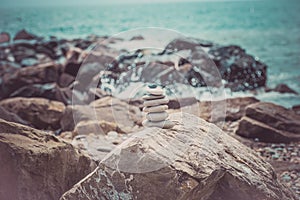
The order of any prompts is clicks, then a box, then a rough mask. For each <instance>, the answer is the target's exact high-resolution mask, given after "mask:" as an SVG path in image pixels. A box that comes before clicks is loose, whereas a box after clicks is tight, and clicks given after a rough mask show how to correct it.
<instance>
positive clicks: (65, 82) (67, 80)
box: [58, 73, 75, 87]
mask: <svg viewBox="0 0 300 200" xmlns="http://www.w3.org/2000/svg"><path fill="white" fill-rule="evenodd" d="M74 80H75V77H74V76H72V75H69V74H67V73H62V74H61V75H60V77H59V80H58V84H59V86H61V87H68V86H69V85H70V84H71V83H73V82H74Z"/></svg>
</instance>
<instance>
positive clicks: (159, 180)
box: [61, 113, 296, 200]
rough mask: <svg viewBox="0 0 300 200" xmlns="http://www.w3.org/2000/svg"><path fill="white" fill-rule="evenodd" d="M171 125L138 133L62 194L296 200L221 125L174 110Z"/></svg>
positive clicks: (264, 164) (75, 196) (65, 197)
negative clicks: (170, 126) (172, 124)
mask: <svg viewBox="0 0 300 200" xmlns="http://www.w3.org/2000/svg"><path fill="white" fill-rule="evenodd" d="M171 119H172V120H174V121H175V122H176V124H177V125H176V126H175V127H174V128H172V129H158V128H147V129H144V130H143V131H141V132H137V133H135V135H134V137H133V138H131V139H129V140H128V141H127V142H125V143H123V145H121V146H120V148H117V149H116V150H115V151H113V152H111V153H110V154H109V155H107V156H106V159H104V160H102V161H101V163H100V165H99V166H98V168H97V169H96V170H95V171H94V172H93V173H92V174H90V175H89V176H87V177H86V178H84V179H83V180H82V181H80V182H79V183H77V184H76V185H75V186H74V187H73V188H72V189H70V190H69V191H67V192H66V193H65V194H64V195H63V196H62V197H61V200H68V199H70V200H71V199H78V200H79V199H90V200H92V199H111V200H113V199H145V200H148V199H166V200H168V199H170V200H171V199H172V200H174V199H189V200H190V199H202V200H216V199H222V200H241V199H243V200H253V199H265V200H282V199H291V200H295V199H296V197H295V195H294V194H293V193H292V192H291V191H290V190H289V189H288V188H287V187H285V186H283V185H281V184H280V183H279V182H278V180H277V178H276V176H275V172H274V170H273V169H272V167H271V165H270V164H269V163H267V162H266V161H264V160H263V159H262V158H260V157H259V156H257V155H256V154H255V153H254V152H253V151H252V150H251V149H249V148H247V147H246V146H244V145H243V144H241V143H239V142H238V141H237V140H235V139H234V138H232V137H230V136H229V135H227V134H225V133H224V132H222V131H221V130H220V129H219V128H218V127H216V126H215V125H213V124H210V123H208V122H205V121H204V120H202V119H199V118H197V117H195V116H193V115H188V114H184V115H181V114H180V113H178V114H173V115H171Z"/></svg>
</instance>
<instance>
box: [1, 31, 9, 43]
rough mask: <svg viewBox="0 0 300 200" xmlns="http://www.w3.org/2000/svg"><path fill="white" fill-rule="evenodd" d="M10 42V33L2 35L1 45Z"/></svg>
mask: <svg viewBox="0 0 300 200" xmlns="http://www.w3.org/2000/svg"><path fill="white" fill-rule="evenodd" d="M8 42H10V35H9V33H6V32H2V33H0V44H1V43H8Z"/></svg>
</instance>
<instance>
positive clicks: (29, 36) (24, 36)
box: [14, 29, 41, 40]
mask: <svg viewBox="0 0 300 200" xmlns="http://www.w3.org/2000/svg"><path fill="white" fill-rule="evenodd" d="M40 39H41V38H40V37H38V36H36V35H34V34H32V33H28V32H27V31H26V30H25V29H23V30H21V31H19V32H18V33H17V34H16V35H15V37H14V40H40Z"/></svg>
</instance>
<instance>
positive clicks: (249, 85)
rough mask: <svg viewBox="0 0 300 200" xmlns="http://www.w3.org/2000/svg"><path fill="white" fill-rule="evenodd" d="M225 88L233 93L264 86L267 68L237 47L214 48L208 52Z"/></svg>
mask: <svg viewBox="0 0 300 200" xmlns="http://www.w3.org/2000/svg"><path fill="white" fill-rule="evenodd" d="M209 54H210V55H212V59H213V61H214V62H215V63H216V65H217V67H218V68H219V70H220V73H221V76H222V78H223V79H225V80H226V81H228V83H227V85H226V87H229V88H231V89H232V90H233V91H238V90H252V89H255V88H258V87H263V86H265V85H266V81H267V72H266V70H267V66H266V65H265V64H263V63H262V62H260V61H258V60H257V59H255V58H254V57H253V56H251V55H249V54H247V53H246V51H245V50H244V49H242V48H241V47H239V46H234V45H233V46H224V47H216V48H213V49H211V50H210V51H209Z"/></svg>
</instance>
